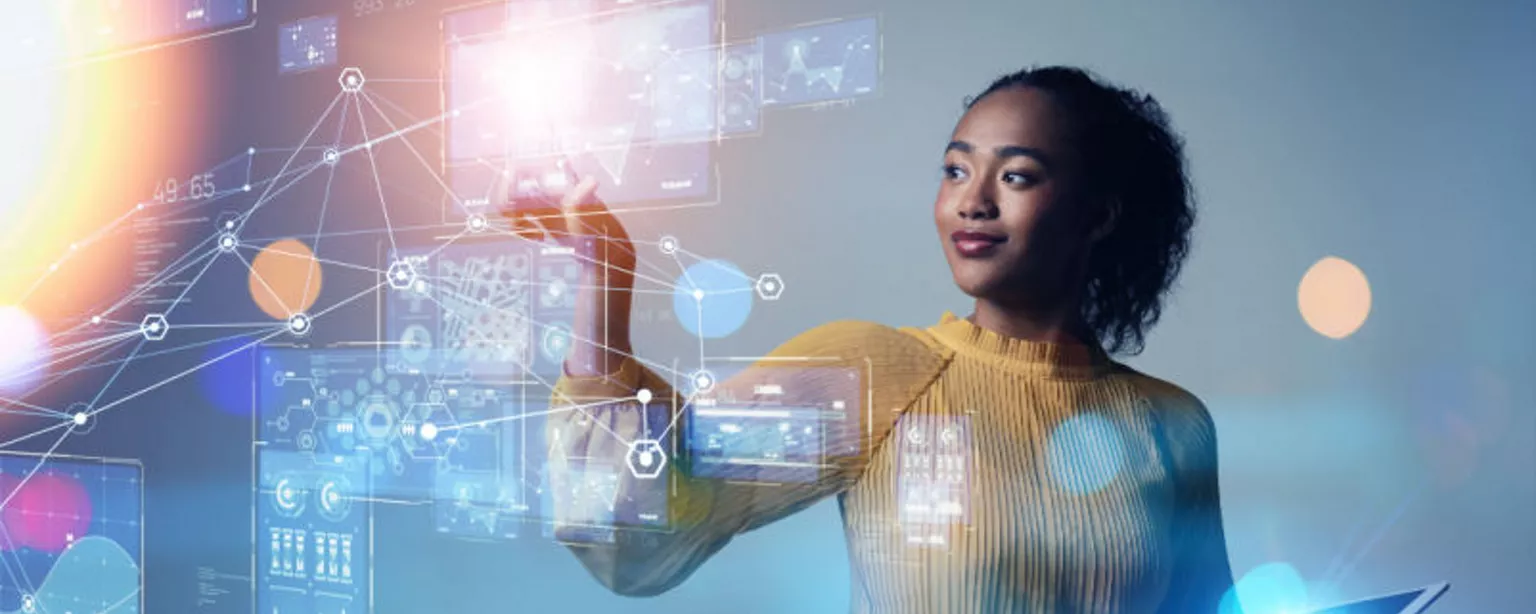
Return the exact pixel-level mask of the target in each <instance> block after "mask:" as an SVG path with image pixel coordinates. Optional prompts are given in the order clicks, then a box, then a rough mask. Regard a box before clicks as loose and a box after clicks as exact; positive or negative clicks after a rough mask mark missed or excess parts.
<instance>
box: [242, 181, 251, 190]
mask: <svg viewBox="0 0 1536 614" xmlns="http://www.w3.org/2000/svg"><path fill="white" fill-rule="evenodd" d="M240 189H241V190H244V191H246V192H249V191H251V184H249V183H247V184H245V185H243V186H240Z"/></svg>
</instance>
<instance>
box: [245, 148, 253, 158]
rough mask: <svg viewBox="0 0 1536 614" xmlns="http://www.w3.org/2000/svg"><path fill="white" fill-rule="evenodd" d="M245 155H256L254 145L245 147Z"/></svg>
mask: <svg viewBox="0 0 1536 614" xmlns="http://www.w3.org/2000/svg"><path fill="white" fill-rule="evenodd" d="M245 155H248V156H254V155H256V148H255V147H248V148H246V150H245Z"/></svg>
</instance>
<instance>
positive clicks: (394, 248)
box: [348, 94, 404, 253]
mask: <svg viewBox="0 0 1536 614" xmlns="http://www.w3.org/2000/svg"><path fill="white" fill-rule="evenodd" d="M356 96H357V95H356V94H353V95H352V97H356ZM348 100H349V103H350V98H349V99H348ZM356 109H357V124H358V126H359V127H360V128H361V129H362V131H363V140H364V141H369V138H368V121H367V120H366V119H364V118H363V105H362V104H361V103H359V104H358V105H357V107H356ZM402 140H404V139H402ZM365 151H367V152H368V166H370V167H372V168H373V185H374V186H375V187H377V188H378V190H379V211H380V212H382V213H383V214H384V229H385V230H387V231H389V249H390V251H391V252H392V253H399V252H400V246H399V245H397V244H395V227H394V225H393V224H391V223H390V221H389V203H388V202H386V201H385V200H384V182H383V180H381V179H379V161H378V158H376V157H375V156H374V155H373V146H372V145H369V146H368V147H367V149H366V150H365Z"/></svg>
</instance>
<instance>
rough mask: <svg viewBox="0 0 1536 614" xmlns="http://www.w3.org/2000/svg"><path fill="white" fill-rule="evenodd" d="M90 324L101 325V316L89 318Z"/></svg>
mask: <svg viewBox="0 0 1536 614" xmlns="http://www.w3.org/2000/svg"><path fill="white" fill-rule="evenodd" d="M91 323H92V324H100V323H101V316H91Z"/></svg>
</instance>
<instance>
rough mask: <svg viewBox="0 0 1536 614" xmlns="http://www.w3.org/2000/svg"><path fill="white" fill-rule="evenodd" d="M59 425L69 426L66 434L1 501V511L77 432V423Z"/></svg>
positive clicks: (60, 437) (54, 443) (39, 458)
mask: <svg viewBox="0 0 1536 614" xmlns="http://www.w3.org/2000/svg"><path fill="white" fill-rule="evenodd" d="M59 424H62V425H64V426H67V427H69V428H67V429H65V430H64V434H63V435H60V436H59V439H58V440H57V441H55V442H53V446H51V447H49V448H48V451H47V452H44V453H43V455H42V456H40V457H38V459H37V463H36V464H34V465H32V469H31V470H30V471H27V475H26V476H24V477H22V478H21V481H20V482H17V483H16V487H15V489H14V490H12V491H11V493H10V494H8V495H6V496H5V500H4V501H0V510H4V509H5V506H7V505H10V504H11V499H14V498H16V493H19V492H21V487H23V486H26V485H27V481H28V480H31V479H32V476H33V475H36V474H37V470H38V469H41V468H42V467H43V463H46V462H48V457H50V456H53V451H54V450H57V449H59V444H61V443H64V439H65V438H67V437H69V434H70V433H73V432H75V423H74V421H69V422H60V423H59Z"/></svg>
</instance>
